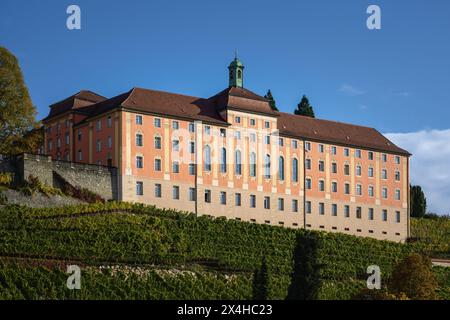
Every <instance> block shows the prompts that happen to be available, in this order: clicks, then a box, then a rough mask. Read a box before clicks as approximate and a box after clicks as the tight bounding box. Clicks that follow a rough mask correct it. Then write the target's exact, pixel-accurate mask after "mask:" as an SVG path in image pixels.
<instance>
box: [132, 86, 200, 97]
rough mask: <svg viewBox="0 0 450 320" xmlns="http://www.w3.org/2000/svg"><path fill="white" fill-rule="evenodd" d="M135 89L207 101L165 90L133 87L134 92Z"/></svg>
mask: <svg viewBox="0 0 450 320" xmlns="http://www.w3.org/2000/svg"><path fill="white" fill-rule="evenodd" d="M135 89H138V90H144V91H152V92H159V93H165V94H170V95H173V96H180V97H186V98H196V99H205V98H202V97H197V96H192V95H189V94H184V93H175V92H169V91H165V90H155V89H148V88H142V87H133V89H132V90H135Z"/></svg>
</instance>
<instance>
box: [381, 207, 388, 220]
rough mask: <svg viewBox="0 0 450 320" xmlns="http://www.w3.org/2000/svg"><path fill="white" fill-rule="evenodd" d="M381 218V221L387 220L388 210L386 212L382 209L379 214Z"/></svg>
mask: <svg viewBox="0 0 450 320" xmlns="http://www.w3.org/2000/svg"><path fill="white" fill-rule="evenodd" d="M381 219H382V220H383V221H387V219H388V212H387V210H386V209H383V211H382V214H381Z"/></svg>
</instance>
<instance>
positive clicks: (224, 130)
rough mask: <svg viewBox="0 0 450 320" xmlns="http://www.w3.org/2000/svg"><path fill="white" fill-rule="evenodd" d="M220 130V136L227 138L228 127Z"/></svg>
mask: <svg viewBox="0 0 450 320" xmlns="http://www.w3.org/2000/svg"><path fill="white" fill-rule="evenodd" d="M219 132H220V136H221V137H222V138H225V137H226V136H227V130H226V129H224V128H221V129H220V131H219Z"/></svg>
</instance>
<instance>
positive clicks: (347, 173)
mask: <svg viewBox="0 0 450 320" xmlns="http://www.w3.org/2000/svg"><path fill="white" fill-rule="evenodd" d="M344 174H345V175H346V176H349V175H350V165H348V164H345V165H344Z"/></svg>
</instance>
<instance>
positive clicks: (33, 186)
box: [19, 174, 63, 196]
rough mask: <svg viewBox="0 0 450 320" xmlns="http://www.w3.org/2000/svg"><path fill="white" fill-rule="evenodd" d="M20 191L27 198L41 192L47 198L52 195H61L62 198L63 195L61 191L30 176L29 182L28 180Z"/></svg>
mask: <svg viewBox="0 0 450 320" xmlns="http://www.w3.org/2000/svg"><path fill="white" fill-rule="evenodd" d="M19 190H20V191H22V193H23V194H25V195H27V196H32V195H34V194H35V193H37V192H40V193H42V194H44V195H46V196H51V195H60V196H62V195H63V193H62V191H61V190H59V189H56V188H53V187H50V186H48V185H46V184H45V183H42V182H41V181H40V180H39V178H37V177H35V176H33V175H31V174H30V175H29V176H28V180H26V181H25V182H24V183H23V185H22V186H21V187H20V188H19Z"/></svg>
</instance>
